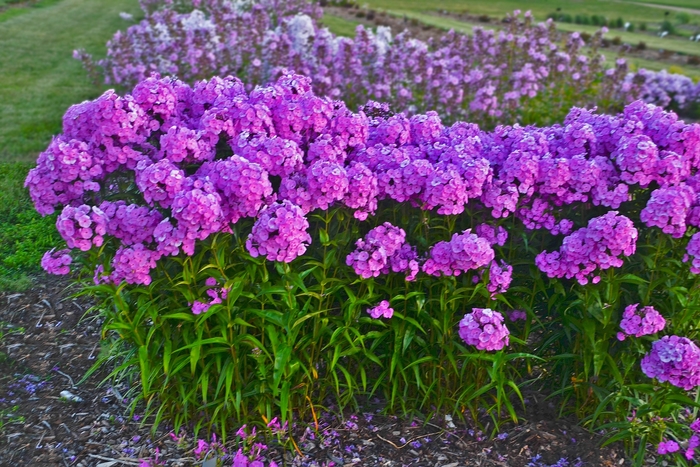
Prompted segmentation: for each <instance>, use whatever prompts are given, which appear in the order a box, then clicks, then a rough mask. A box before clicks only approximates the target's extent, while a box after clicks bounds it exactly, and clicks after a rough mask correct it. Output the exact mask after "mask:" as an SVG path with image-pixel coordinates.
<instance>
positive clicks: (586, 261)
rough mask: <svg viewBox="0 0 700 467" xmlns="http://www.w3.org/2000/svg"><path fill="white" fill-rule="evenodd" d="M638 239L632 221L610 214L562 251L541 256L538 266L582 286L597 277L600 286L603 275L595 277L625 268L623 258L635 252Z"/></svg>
mask: <svg viewBox="0 0 700 467" xmlns="http://www.w3.org/2000/svg"><path fill="white" fill-rule="evenodd" d="M637 237H638V232H637V229H636V228H635V227H634V224H633V223H632V221H631V220H630V219H629V218H627V217H625V216H622V215H619V214H618V212H617V211H610V212H608V213H607V214H605V215H604V216H600V217H594V218H593V219H591V220H590V221H589V222H588V226H587V227H583V228H581V229H579V230H577V231H575V232H573V233H572V234H571V235H569V236H568V237H566V238H565V239H564V241H563V242H562V246H561V249H560V250H559V251H554V252H552V253H548V252H546V251H543V252H542V253H540V254H539V255H537V257H536V258H535V264H537V267H538V268H540V270H541V271H542V272H544V273H546V274H547V276H549V277H566V278H567V279H571V278H576V280H578V282H579V284H581V285H586V284H587V283H588V280H589V278H590V277H591V276H593V279H592V282H593V283H594V284H596V283H598V282H599V281H600V276H598V275H595V274H597V273H598V271H603V270H606V269H608V268H611V267H620V266H622V263H623V261H622V258H620V256H621V255H624V256H630V255H632V254H633V253H634V252H635V249H636V242H637Z"/></svg>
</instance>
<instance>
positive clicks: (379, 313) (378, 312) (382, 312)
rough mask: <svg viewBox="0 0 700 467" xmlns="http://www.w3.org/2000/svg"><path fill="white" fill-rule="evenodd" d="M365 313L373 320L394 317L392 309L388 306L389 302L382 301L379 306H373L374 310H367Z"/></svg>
mask: <svg viewBox="0 0 700 467" xmlns="http://www.w3.org/2000/svg"><path fill="white" fill-rule="evenodd" d="M367 313H369V315H370V316H371V317H372V318H374V319H378V318H387V319H389V318H391V317H392V316H394V309H393V308H391V307H390V306H389V302H388V301H387V300H382V301H381V302H379V305H377V306H375V307H374V308H369V309H368V310H367Z"/></svg>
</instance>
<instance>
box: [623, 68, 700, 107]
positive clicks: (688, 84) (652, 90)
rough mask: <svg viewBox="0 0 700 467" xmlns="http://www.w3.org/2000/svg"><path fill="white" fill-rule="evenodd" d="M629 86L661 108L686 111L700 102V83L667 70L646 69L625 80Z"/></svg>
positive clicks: (642, 97) (632, 74)
mask: <svg viewBox="0 0 700 467" xmlns="http://www.w3.org/2000/svg"><path fill="white" fill-rule="evenodd" d="M625 81H626V83H627V84H628V85H629V86H636V87H638V88H639V89H641V94H640V95H639V97H640V98H641V99H643V100H644V102H648V103H650V104H655V105H659V106H661V107H670V106H673V107H674V108H678V109H684V108H687V107H689V106H690V105H692V104H693V103H695V102H698V101H700V83H694V82H693V80H692V79H691V78H689V77H688V76H685V75H681V74H677V73H669V72H668V71H666V70H661V71H652V70H646V69H644V68H642V69H640V70H639V71H637V72H636V73H630V74H629V75H628V76H627V77H626V78H625Z"/></svg>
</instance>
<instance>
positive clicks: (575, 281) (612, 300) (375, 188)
mask: <svg viewBox="0 0 700 467" xmlns="http://www.w3.org/2000/svg"><path fill="white" fill-rule="evenodd" d="M699 168H700V125H698V124H695V123H690V124H688V123H685V122H683V121H681V120H679V119H678V117H677V115H676V114H674V113H672V112H667V111H665V110H663V109H662V108H660V107H657V106H654V105H652V104H646V103H644V102H642V101H635V102H633V103H631V104H629V105H628V106H626V107H625V108H624V110H623V111H622V112H621V113H619V114H616V115H606V114H601V113H597V112H596V111H594V110H589V109H584V108H573V109H571V111H570V112H569V114H568V115H567V117H566V119H565V120H564V121H563V123H562V124H554V125H551V126H545V127H536V126H520V125H518V124H513V125H498V126H496V128H494V129H493V130H484V129H482V128H480V127H479V126H478V125H476V124H474V123H467V122H456V123H454V124H451V125H445V124H444V123H443V121H442V119H441V117H440V115H439V114H438V113H436V112H427V113H425V114H414V115H410V116H409V115H406V114H403V113H394V112H392V111H391V110H390V108H389V107H388V106H386V105H383V104H380V103H377V102H370V103H367V104H366V105H364V106H363V107H362V109H361V110H358V111H356V112H353V111H351V110H350V109H349V108H348V107H347V105H346V104H345V103H344V102H343V101H340V100H332V99H329V98H327V97H319V96H318V95H316V94H315V93H314V91H313V89H312V81H311V79H310V78H307V77H305V76H302V75H296V74H293V73H289V72H284V73H282V75H281V77H280V78H279V79H278V80H277V81H275V82H274V83H273V84H270V85H267V86H258V87H250V86H247V85H246V84H244V83H243V82H242V81H240V80H239V79H237V78H234V77H225V78H220V77H214V78H211V79H210V80H204V81H198V82H196V83H194V84H193V85H188V84H186V83H184V82H182V81H180V80H178V79H175V78H170V77H161V76H159V75H157V74H154V75H152V76H150V77H148V78H146V79H145V80H144V81H142V82H140V83H139V84H138V85H136V86H135V87H134V89H133V92H132V93H131V94H124V95H120V94H118V93H116V92H114V91H107V92H105V93H104V94H103V95H102V96H100V97H98V98H97V99H95V100H93V101H87V102H83V103H81V104H77V105H75V106H73V107H71V108H70V109H69V110H68V111H67V112H66V114H65V116H64V119H63V132H62V134H60V135H58V136H56V137H55V138H54V140H53V141H52V142H51V143H50V144H49V146H48V147H47V149H46V151H44V152H42V153H41V154H40V155H39V157H38V159H37V165H36V167H35V168H33V169H32V170H31V171H30V173H29V174H28V176H27V179H26V187H27V188H28V189H29V193H30V195H31V197H32V199H33V201H34V203H35V205H36V208H37V211H38V212H40V213H41V214H44V215H48V214H51V213H55V215H56V217H57V221H56V227H57V230H58V231H59V233H60V234H61V236H62V238H63V239H64V241H65V244H66V247H67V248H64V249H59V250H55V249H54V250H51V251H49V252H47V254H46V255H45V257H44V260H43V261H42V265H43V266H44V268H45V269H46V270H47V271H48V272H51V273H55V274H68V273H69V272H70V271H71V270H72V271H73V272H75V273H79V274H82V277H83V278H89V279H93V278H94V281H95V284H94V285H92V286H91V287H92V288H91V290H92V291H93V292H94V293H96V294H97V296H98V297H100V299H101V300H102V302H101V304H100V309H101V311H102V312H103V313H104V314H105V320H106V324H105V329H106V330H107V331H115V333H114V335H118V336H119V337H118V339H120V340H123V341H124V342H126V343H127V344H128V345H131V346H133V348H134V349H136V350H135V352H136V353H137V357H135V360H132V361H131V363H132V364H133V365H138V369H139V371H140V372H141V379H140V390H141V391H142V394H143V397H144V398H145V399H146V400H148V401H155V400H159V401H161V402H162V403H163V404H165V405H164V407H166V409H163V410H165V411H167V413H169V414H171V416H172V417H174V419H176V420H177V422H176V425H177V424H178V423H181V422H184V421H185V420H188V417H192V416H194V415H196V416H197V417H200V416H204V415H202V414H205V416H204V417H205V418H203V420H205V422H202V423H208V424H209V426H213V425H216V427H217V429H219V430H222V431H224V433H222V436H225V427H226V425H227V423H229V419H230V417H234V416H235V417H237V418H245V417H246V416H249V415H250V414H251V413H254V412H256V411H258V412H259V413H261V414H263V415H265V416H266V417H268V418H269V414H270V413H272V412H273V411H275V413H280V414H281V417H282V418H283V421H288V420H290V419H291V418H292V416H293V414H294V413H296V412H295V411H302V410H303V408H304V407H308V401H309V400H311V398H312V397H316V395H317V394H320V393H319V392H317V391H321V392H322V391H331V392H333V394H334V396H335V397H336V398H338V400H340V401H342V402H343V403H345V404H347V403H350V402H351V401H352V400H353V398H354V397H356V396H357V394H359V393H371V394H381V395H382V396H383V397H386V400H387V401H388V402H387V404H388V405H389V406H391V407H393V408H395V409H396V408H398V407H403V408H407V406H405V405H404V404H409V403H411V401H413V402H415V401H418V400H423V401H426V400H431V401H432V402H434V403H435V405H436V407H440V408H441V409H445V410H455V407H467V410H469V411H471V413H472V414H475V415H473V416H475V417H478V416H479V410H478V409H479V408H485V409H486V412H485V413H488V414H490V415H491V416H492V417H494V420H498V419H499V418H500V416H501V414H502V413H505V412H507V413H508V414H509V416H511V417H515V416H516V414H515V411H514V409H513V407H512V404H511V402H510V401H511V400H514V398H513V397H512V396H515V397H517V395H518V394H519V389H518V381H521V379H519V378H522V375H524V374H525V373H524V372H526V371H527V368H528V365H524V364H520V363H519V362H520V361H521V360H527V359H532V358H542V359H546V358H547V357H549V356H551V355H565V356H566V357H563V358H561V359H555V360H556V361H557V363H556V364H552V363H551V361H546V360H545V362H544V363H543V365H550V364H551V365H552V367H553V368H555V370H552V374H554V375H556V376H557V377H561V380H560V381H564V382H566V384H568V385H570V386H565V387H564V389H563V391H564V390H565V391H571V392H572V393H573V394H576V395H577V396H580V397H581V401H582V402H581V404H582V407H584V409H582V410H585V409H589V410H590V405H589V404H590V402H589V401H590V399H589V394H590V392H589V388H595V389H596V390H598V389H599V388H602V387H603V386H604V385H605V386H604V387H605V388H606V389H605V391H603V390H601V391H600V393H606V391H607V393H612V392H613V389H614V388H615V387H616V386H614V385H616V384H618V375H617V374H616V373H611V372H609V371H608V369H607V367H606V366H605V365H603V364H601V362H609V361H611V360H612V361H615V360H614V359H616V358H618V357H619V358H620V361H622V362H624V363H625V364H626V365H628V369H627V370H625V373H624V374H625V375H629V376H625V377H629V378H633V379H634V378H647V377H648V378H652V379H653V380H652V379H645V380H644V381H647V382H652V384H654V385H662V386H660V387H662V388H665V389H663V391H678V394H681V393H682V391H690V390H693V389H694V388H696V387H697V386H698V383H700V376H698V375H700V350H698V347H697V345H696V344H695V343H694V341H693V339H696V338H697V336H696V335H694V331H693V327H691V326H690V325H688V321H687V320H688V318H687V317H686V318H684V316H685V315H684V313H682V312H681V311H679V308H683V309H685V307H686V306H694V305H693V303H694V302H692V300H694V298H693V297H694V296H693V295H692V294H691V295H690V298H688V301H686V302H683V303H684V304H683V305H682V307H681V305H679V303H681V302H680V301H679V299H678V296H679V295H680V292H683V290H685V291H688V290H692V281H694V280H695V273H697V270H698V269H697V268H698V266H696V262H697V258H698V256H700V253H698V250H699V249H700V247H698V239H697V235H698V234H697V232H696V230H697V229H698V228H700V216H698V215H697V213H698V212H700V211H698V209H699V208H700V200H699V199H698V190H700V185H699V184H698V182H697V176H698V175H697V171H698V169H699ZM684 256H685V257H686V258H685V259H686V261H687V262H686V263H683V257H684ZM671 268H673V269H671ZM660 270H674V271H677V273H676V274H675V275H673V276H669V277H666V278H664V281H659V279H658V276H655V274H658V272H659V271H660ZM630 284H631V285H630ZM679 291H680V292H679ZM684 293H685V292H684ZM630 303H644V304H645V306H644V307H641V308H639V306H638V305H630ZM689 303H690V305H688V304H689ZM656 310H658V312H656ZM662 314H663V318H662V317H661V315H662ZM504 316H508V317H509V318H510V322H509V323H508V324H507V325H506V323H505V319H504ZM637 318H639V319H637ZM684 319H685V321H684ZM533 326H537V330H538V332H537V333H532V334H530V330H531V329H532V328H533ZM618 326H619V327H618ZM552 329H556V330H558V331H556V332H557V333H556V334H555V335H554V336H555V337H553V338H551V339H549V338H548V335H549V334H548V333H549V332H550V331H551V330H552ZM561 329H564V330H565V332H562V331H561ZM620 329H621V330H622V332H623V333H624V334H625V336H626V337H628V338H626V339H625V341H620V340H618V339H617V338H616V336H617V333H618V332H620ZM662 331H663V332H665V333H668V335H665V336H662V337H660V338H659V339H658V340H656V341H654V342H652V343H651V344H650V348H647V347H648V346H649V344H648V340H649V339H651V338H649V337H646V336H648V335H650V334H654V333H659V332H662ZM528 336H530V337H532V342H533V344H528ZM537 336H541V337H540V340H537V339H538V337H537ZM115 338H116V337H115ZM630 343H634V345H635V346H636V347H635V349H636V351H637V352H638V354H639V355H638V354H634V352H632V350H630V348H631V346H630V345H629V344H630ZM530 346H531V347H532V348H530ZM558 346H559V347H558ZM645 346H646V347H645ZM572 349H576V350H572ZM642 351H643V352H642ZM530 352H538V353H540V354H541V355H542V357H535V355H534V354H531V353H530ZM557 352H559V353H557ZM644 354H646V356H644V357H643V358H638V357H640V356H641V355H644ZM572 355H573V356H572ZM567 359H568V360H567ZM134 362H136V363H134ZM560 362H562V363H560ZM368 368H369V369H370V370H371V371H370V370H368ZM416 375H418V376H416ZM572 375H574V377H573V378H572ZM642 375H646V376H642ZM620 377H622V376H620ZM166 378H167V381H168V384H164V381H166ZM373 378H374V379H373ZM634 380H635V381H637V380H636V379H634ZM572 381H573V382H572ZM577 381H582V382H581V383H579V382H577ZM477 388H483V389H480V392H479V391H477ZM610 388H613V389H610ZM617 388H618V389H619V386H617ZM511 390H512V391H514V392H513V393H510V392H508V391H511ZM607 393H606V394H607ZM183 394H184V395H185V396H183ZM474 394H476V396H475V395H474ZM479 394H490V395H492V396H493V397H491V396H488V397H486V396H484V397H483V398H478V397H477V396H478V395H479ZM156 395H157V396H158V397H154V396H156ZM183 397H184V400H183ZM650 397H651V396H650ZM433 398H434V400H433ZM625 400H627V399H625ZM635 400H640V399H635ZM494 401H495V402H494ZM628 402H629V400H628ZM151 403H153V402H151ZM312 403H313V401H312ZM212 407H214V409H213V408H212ZM151 409H152V411H155V410H156V409H153V407H151ZM501 409H504V410H505V412H502V410H501ZM163 413H166V412H163V411H160V410H159V411H157V414H158V415H157V416H159V417H160V416H163V415H162V414H163ZM193 414H194V415H193ZM178 417H179V418H178ZM658 441H659V442H660V441H661V439H659V440H658Z"/></svg>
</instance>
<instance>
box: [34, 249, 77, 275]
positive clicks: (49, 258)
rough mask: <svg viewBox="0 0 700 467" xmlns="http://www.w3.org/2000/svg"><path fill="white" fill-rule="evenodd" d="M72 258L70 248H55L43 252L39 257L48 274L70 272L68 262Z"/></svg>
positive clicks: (70, 261)
mask: <svg viewBox="0 0 700 467" xmlns="http://www.w3.org/2000/svg"><path fill="white" fill-rule="evenodd" d="M72 262H73V259H72V258H71V257H70V250H68V249H64V250H58V251H56V249H55V248H53V249H51V250H49V251H47V252H46V253H44V256H43V257H42V258H41V267H42V268H43V269H44V271H46V272H48V273H49V274H54V275H57V276H65V275H66V274H68V273H70V264H71V263H72Z"/></svg>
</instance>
